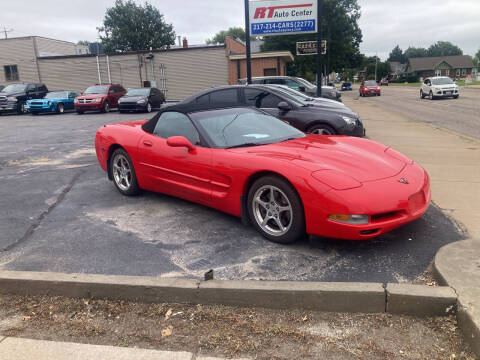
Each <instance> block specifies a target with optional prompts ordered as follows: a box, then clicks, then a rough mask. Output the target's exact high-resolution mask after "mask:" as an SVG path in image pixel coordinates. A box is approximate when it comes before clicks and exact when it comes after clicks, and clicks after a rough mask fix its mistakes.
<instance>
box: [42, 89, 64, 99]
mask: <svg viewBox="0 0 480 360" xmlns="http://www.w3.org/2000/svg"><path fill="white" fill-rule="evenodd" d="M66 98H68V92H67V91H52V92H49V93H48V94H47V95H45V99H66Z"/></svg>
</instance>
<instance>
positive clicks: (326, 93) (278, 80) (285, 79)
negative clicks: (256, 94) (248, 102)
mask: <svg viewBox="0 0 480 360" xmlns="http://www.w3.org/2000/svg"><path fill="white" fill-rule="evenodd" d="M238 84H239V85H246V84H247V79H240V80H238ZM252 84H265V85H286V86H288V87H289V88H291V89H293V90H297V91H300V92H303V93H305V94H306V95H308V96H311V97H317V86H316V85H313V84H312V83H311V82H309V81H307V80H305V79H302V78H299V77H294V76H260V77H254V78H252ZM322 97H324V98H326V99H332V100H336V101H340V102H341V101H342V99H341V98H342V94H341V93H340V91H338V90H337V89H335V87H333V86H325V85H323V86H322Z"/></svg>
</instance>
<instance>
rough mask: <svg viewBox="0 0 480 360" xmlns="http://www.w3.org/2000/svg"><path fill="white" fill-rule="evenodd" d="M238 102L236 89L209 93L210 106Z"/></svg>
mask: <svg viewBox="0 0 480 360" xmlns="http://www.w3.org/2000/svg"><path fill="white" fill-rule="evenodd" d="M237 102H238V98H237V89H225V90H219V91H214V92H211V93H210V104H221V103H233V104H236V103H237Z"/></svg>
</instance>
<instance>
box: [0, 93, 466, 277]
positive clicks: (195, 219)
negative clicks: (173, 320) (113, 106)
mask: <svg viewBox="0 0 480 360" xmlns="http://www.w3.org/2000/svg"><path fill="white" fill-rule="evenodd" d="M389 90H390V89H389ZM393 91H396V89H394V90H392V92H393ZM388 98H389V97H388V96H385V97H381V98H377V99H371V100H367V101H375V100H383V99H388ZM406 106H407V105H406ZM145 116H146V115H145V114H119V113H116V112H113V113H109V114H85V115H81V116H80V115H77V114H73V113H70V114H64V115H40V116H36V117H33V116H29V115H26V116H18V115H9V116H2V117H0V130H1V135H0V164H1V165H0V166H1V168H0V178H1V180H2V182H1V185H0V187H1V193H2V198H1V203H0V205H1V207H0V214H1V219H2V220H1V222H0V233H1V234H2V235H1V238H0V249H2V251H1V252H0V264H1V268H2V269H4V270H29V271H55V272H65V273H72V272H81V273H98V274H121V275H162V276H168V277H189V278H201V277H203V274H204V273H205V272H206V271H208V270H209V269H214V272H215V278H217V279H264V280H267V279H268V280H304V281H364V282H405V281H415V280H416V279H417V278H418V277H420V279H421V275H422V273H423V272H424V271H425V269H426V268H427V267H428V265H429V264H430V262H431V261H432V259H433V257H434V255H435V253H436V252H437V251H438V249H439V248H440V247H442V246H443V245H445V244H447V243H450V242H454V241H457V240H460V239H462V238H464V235H463V234H462V233H460V232H459V231H458V229H457V228H456V226H455V225H454V224H453V223H452V222H451V220H450V219H449V218H448V217H446V216H445V215H444V214H443V213H442V212H441V211H440V210H439V209H438V208H436V207H435V206H434V205H432V206H431V207H430V209H429V210H428V211H427V213H426V214H425V215H424V216H423V217H422V218H421V219H419V220H418V221H416V222H414V223H411V224H408V225H406V226H404V227H402V228H400V229H397V230H395V231H393V232H391V233H389V234H386V235H383V236H380V237H378V238H376V239H374V240H370V241H359V242H351V241H344V240H333V239H322V238H310V239H307V238H305V239H304V240H303V241H301V242H299V243H296V244H294V245H291V246H285V245H278V244H274V243H271V242H269V241H267V240H265V239H264V238H263V237H261V236H260V235H258V233H257V232H256V231H255V230H254V229H253V228H251V227H246V226H244V225H242V224H241V221H240V219H238V218H235V217H232V216H229V215H226V214H223V213H220V212H218V211H215V210H212V209H209V208H206V207H203V206H200V205H196V204H192V203H189V202H186V201H182V200H178V199H175V198H171V197H168V196H164V195H161V194H154V193H149V192H144V193H143V194H141V195H140V196H138V197H125V196H122V195H121V194H120V193H119V192H118V191H117V190H116V188H115V187H114V185H113V183H111V182H110V181H108V180H107V178H106V174H105V173H104V172H103V171H102V170H101V168H100V167H99V166H98V164H97V161H96V156H95V151H94V147H93V140H94V135H95V132H96V130H97V128H98V127H99V126H101V125H103V124H105V123H113V122H117V121H128V120H136V119H142V118H145ZM150 116H151V115H150ZM367 134H368V128H367Z"/></svg>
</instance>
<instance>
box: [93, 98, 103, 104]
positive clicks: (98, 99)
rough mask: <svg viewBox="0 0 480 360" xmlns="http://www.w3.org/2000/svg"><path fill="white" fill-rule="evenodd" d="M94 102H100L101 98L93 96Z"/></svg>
mask: <svg viewBox="0 0 480 360" xmlns="http://www.w3.org/2000/svg"><path fill="white" fill-rule="evenodd" d="M93 102H94V103H99V102H102V98H95V99H94V100H93Z"/></svg>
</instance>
